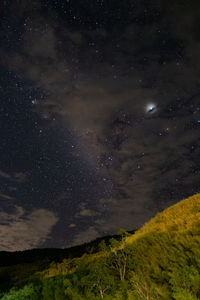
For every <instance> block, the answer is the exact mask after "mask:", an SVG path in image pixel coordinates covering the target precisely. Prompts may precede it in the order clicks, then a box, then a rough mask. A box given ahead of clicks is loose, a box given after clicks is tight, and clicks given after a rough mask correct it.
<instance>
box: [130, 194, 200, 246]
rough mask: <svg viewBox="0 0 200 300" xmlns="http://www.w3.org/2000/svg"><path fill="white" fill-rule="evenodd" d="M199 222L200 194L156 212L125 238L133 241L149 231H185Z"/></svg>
mask: <svg viewBox="0 0 200 300" xmlns="http://www.w3.org/2000/svg"><path fill="white" fill-rule="evenodd" d="M199 224H200V194H196V195H194V196H192V197H189V198H187V199H184V200H182V201H180V202H178V203H177V204H175V205H173V206H170V207H169V208H167V209H165V210H164V211H163V212H161V213H158V214H157V215H156V216H155V217H154V218H152V219H151V220H150V221H149V222H147V223H146V224H145V225H144V226H143V227H142V228H141V229H139V230H137V231H136V232H135V234H133V235H132V236H131V237H129V238H128V239H127V242H128V243H132V242H134V241H135V240H136V239H138V238H140V237H144V236H145V235H146V234H149V233H153V232H154V233H159V232H160V233H161V232H176V233H177V232H179V233H181V232H185V231H188V230H191V229H192V228H194V227H196V226H198V225H199Z"/></svg>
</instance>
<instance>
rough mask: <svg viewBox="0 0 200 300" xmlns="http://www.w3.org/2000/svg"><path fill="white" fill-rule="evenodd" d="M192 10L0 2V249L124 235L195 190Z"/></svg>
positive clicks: (199, 167)
mask: <svg viewBox="0 0 200 300" xmlns="http://www.w3.org/2000/svg"><path fill="white" fill-rule="evenodd" d="M197 6H198V7H197ZM199 8H200V7H199V5H197V4H195V3H194V2H193V1H192V2H190V4H188V1H186V0H185V1H182V2H181V3H174V1H173V2H170V1H167V2H166V3H164V1H161V0H160V1H158V0H157V1H149V0H148V1H139V0H138V1H129V0H126V1H118V0H115V1H114V0H111V1H106V0H101V1H97V0H96V1H89V0H87V1H72V0H71V1H70V0H69V1H53V0H52V1H42V0H41V1H39V0H37V1H2V2H1V4H0V15H1V21H0V25H1V27H0V36H1V47H0V49H1V58H0V74H1V76H0V90H1V100H0V101H1V106H0V128H1V143H0V203H1V211H0V250H10V251H14V250H23V249H29V248H35V247H68V246H71V245H75V244H80V243H83V242H86V241H89V240H91V239H95V238H96V237H98V236H104V235H108V234H114V233H116V232H118V231H119V229H120V228H125V229H127V230H133V229H136V228H138V227H139V226H141V225H142V224H143V223H144V222H146V221H147V220H149V218H150V217H152V216H153V215H154V214H155V213H156V212H158V211H161V210H162V209H164V208H166V207H168V206H169V205H171V204H173V203H176V202H177V201H179V200H181V199H183V198H184V197H187V196H189V195H192V194H194V193H197V192H200V185H199V179H200V149H199V129H200V85H199V83H200V82H199V78H200V76H199V75H200V61H199V51H200V35H199V28H200V21H199V20H200V9H199ZM180 12H181V13H180Z"/></svg>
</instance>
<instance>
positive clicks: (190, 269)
mask: <svg viewBox="0 0 200 300" xmlns="http://www.w3.org/2000/svg"><path fill="white" fill-rule="evenodd" d="M119 236H120V239H116V238H111V239H110V240H109V242H107V240H106V242H105V241H104V240H101V241H98V246H97V243H93V244H90V245H87V246H83V247H82V248H79V251H77V249H76V255H74V254H73V249H71V250H68V252H66V253H67V255H66V256H65V258H64V259H62V260H61V261H51V260H50V259H47V258H46V259H44V260H43V262H42V263H41V260H40V261H39V260H35V261H34V260H32V261H29V262H27V261H26V263H22V262H21V258H20V264H14V265H10V266H5V265H4V266H2V267H1V268H0V291H1V292H0V299H3V300H26V299H30V300H36V299H41V300H43V299H44V300H51V299H52V300H62V299H63V300H64V299H69V300H84V299H88V300H95V299H105V300H109V299H110V300H111V299H112V300H113V299H115V300H142V299H146V300H147V299H149V300H156V299H163V300H168V299H169V300H170V299H175V300H196V299H200V194H197V195H194V196H193V197H190V198H188V199H185V200H183V201H181V202H179V203H178V204H176V205H174V206H172V207H170V208H168V209H166V210H165V211H164V212H162V213H159V214H157V215H156V216H155V217H154V218H153V219H152V220H150V221H149V222H148V223H146V224H145V225H144V226H143V227H142V228H141V229H140V230H138V231H137V232H135V233H134V234H129V233H127V232H126V231H123V230H122V231H121V232H120V233H119ZM94 245H95V246H94ZM83 249H84V251H83ZM46 251H47V253H48V249H47V250H46ZM70 251H71V252H70ZM78 252H79V254H80V255H79V254H77V253H78ZM83 252H84V253H83ZM47 256H48V255H47ZM50 257H51V256H50Z"/></svg>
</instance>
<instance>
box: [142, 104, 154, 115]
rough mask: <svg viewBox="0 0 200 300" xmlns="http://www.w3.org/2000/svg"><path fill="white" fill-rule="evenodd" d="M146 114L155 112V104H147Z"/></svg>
mask: <svg viewBox="0 0 200 300" xmlns="http://www.w3.org/2000/svg"><path fill="white" fill-rule="evenodd" d="M145 109H146V112H148V113H152V112H153V111H155V110H156V104H154V103H149V104H147V105H146V108H145Z"/></svg>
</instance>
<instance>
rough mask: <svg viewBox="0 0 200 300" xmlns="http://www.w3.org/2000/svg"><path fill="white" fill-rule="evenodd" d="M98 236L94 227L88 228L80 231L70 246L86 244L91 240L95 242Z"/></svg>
mask: <svg viewBox="0 0 200 300" xmlns="http://www.w3.org/2000/svg"><path fill="white" fill-rule="evenodd" d="M99 236H100V234H99V232H98V231H97V230H96V229H95V227H93V226H90V227H89V228H88V229H86V230H83V231H80V232H79V233H78V234H76V235H75V237H74V239H73V241H72V243H71V245H70V246H76V245H81V244H83V243H88V242H90V241H92V240H95V239H96V238H97V237H99Z"/></svg>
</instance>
